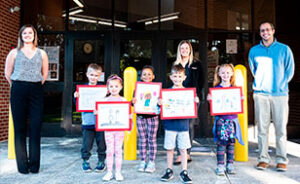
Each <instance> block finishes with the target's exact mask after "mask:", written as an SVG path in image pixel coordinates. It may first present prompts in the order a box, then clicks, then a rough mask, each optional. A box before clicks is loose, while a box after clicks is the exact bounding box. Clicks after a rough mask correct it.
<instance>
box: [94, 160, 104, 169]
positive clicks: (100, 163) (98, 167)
mask: <svg viewBox="0 0 300 184" xmlns="http://www.w3.org/2000/svg"><path fill="white" fill-rule="evenodd" d="M105 169H106V165H105V163H104V162H101V161H99V162H98V164H97V167H96V168H95V172H103V171H105Z"/></svg>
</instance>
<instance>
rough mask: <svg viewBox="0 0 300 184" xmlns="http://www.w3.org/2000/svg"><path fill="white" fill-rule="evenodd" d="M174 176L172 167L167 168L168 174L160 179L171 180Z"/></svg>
mask: <svg viewBox="0 0 300 184" xmlns="http://www.w3.org/2000/svg"><path fill="white" fill-rule="evenodd" d="M173 178H174V176H173V170H172V169H169V168H168V169H167V170H166V174H164V175H163V176H162V177H161V178H160V180H161V181H170V180H171V179H173Z"/></svg>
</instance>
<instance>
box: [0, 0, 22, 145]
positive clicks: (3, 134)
mask: <svg viewBox="0 0 300 184" xmlns="http://www.w3.org/2000/svg"><path fill="white" fill-rule="evenodd" d="M15 6H18V7H20V0H10V1H5V0H0V141H4V140H7V136H8V114H9V113H8V112H9V84H8V83H7V81H6V79H5V76H4V68H5V59H6V56H7V54H8V53H9V51H10V48H11V46H12V45H17V36H18V30H19V28H20V11H19V12H14V13H10V12H9V8H10V7H15Z"/></svg>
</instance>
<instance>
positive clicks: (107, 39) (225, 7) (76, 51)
mask: <svg viewBox="0 0 300 184" xmlns="http://www.w3.org/2000/svg"><path fill="white" fill-rule="evenodd" d="M16 6H17V7H19V8H20V10H19V11H18V10H17V9H16V10H14V11H12V12H11V11H10V8H14V7H16ZM0 9H1V12H0V25H1V28H0V39H1V42H0V43H1V44H0V48H1V49H0V53H1V57H0V66H1V70H0V86H1V87H0V89H1V90H0V93H1V95H0V97H1V98H0V102H1V104H0V109H1V113H0V141H2V140H5V139H7V132H8V103H9V85H8V83H7V82H6V80H5V77H4V65H5V58H6V55H7V53H8V52H9V50H10V49H11V48H12V46H15V45H16V44H17V43H16V42H17V31H18V29H19V28H20V25H23V24H33V25H34V26H35V27H36V28H37V30H38V38H39V42H38V43H39V46H41V47H42V48H43V49H45V50H46V51H47V52H48V54H49V55H50V58H51V59H50V60H51V61H50V62H51V63H50V73H49V79H48V81H47V82H46V84H45V106H44V121H43V130H42V135H43V136H64V135H68V136H74V135H80V131H81V129H80V113H77V112H76V109H75V105H74V103H73V98H72V94H73V91H74V90H75V88H76V85H77V84H83V83H85V82H86V77H85V70H86V66H87V65H88V64H89V63H91V62H95V63H98V64H99V65H101V66H102V67H103V69H104V72H105V74H104V76H103V79H105V78H106V77H107V76H109V75H110V74H111V73H117V74H120V75H122V73H123V70H124V69H125V68H126V67H127V66H134V67H135V68H136V69H137V70H138V71H139V70H140V69H141V68H142V66H143V65H146V64H151V65H153V66H154V67H155V69H156V81H160V82H163V87H168V86H169V85H170V81H169V80H168V76H167V74H168V73H169V70H170V66H171V64H172V63H173V61H174V60H175V57H176V51H177V45H178V43H179V42H180V41H181V40H183V39H188V40H190V41H191V43H192V45H193V49H194V52H195V57H196V58H198V59H199V60H201V62H202V65H203V67H204V68H205V71H204V73H205V81H207V82H206V83H205V87H204V89H203V90H202V95H201V97H200V99H201V100H202V102H201V108H200V111H199V120H198V122H197V123H196V125H195V128H196V129H195V135H196V136H198V137H209V136H211V127H212V122H211V117H210V116H209V109H208V104H207V102H206V100H205V96H206V94H207V92H208V88H209V87H210V86H211V85H212V81H211V79H212V78H211V77H212V76H211V72H212V71H213V69H214V67H215V65H216V64H218V63H224V62H232V63H233V64H235V65H236V64H243V65H245V66H246V67H248V58H247V56H248V51H249V49H250V48H251V46H253V45H254V44H257V43H258V42H259V41H260V37H259V35H258V34H257V33H258V32H257V30H258V25H259V23H260V22H261V21H265V20H268V21H271V22H274V23H275V26H276V34H275V36H276V38H277V39H278V41H280V42H283V43H286V44H287V45H289V46H290V47H291V49H292V51H293V53H294V57H295V62H296V72H295V76H294V78H293V80H292V81H291V83H290V117H289V125H288V135H289V138H295V137H297V138H299V135H298V134H297V132H299V131H300V118H299V116H300V115H299V114H300V113H299V111H300V105H299V104H300V100H299V93H300V90H299V86H300V85H299V84H300V83H299V82H300V74H299V72H297V71H300V68H299V67H300V65H298V64H297V63H299V60H300V56H299V53H300V47H299V45H300V39H299V36H298V33H299V27H300V25H299V24H300V20H299V19H300V15H299V12H300V11H299V3H298V1H297V0H287V1H281V0H245V1H240V0H189V1H182V0H172V1H164V0H143V1H141V0H127V1H126V0H125V1H116V0H108V1H107V0H105V1H104V0H103V1H101V0H99V1H93V0H48V1H42V0H26V1H25V0H19V1H17V0H12V1H4V0H0ZM227 40H234V41H236V43H237V45H236V48H235V49H236V50H237V52H233V53H230V52H227V51H226V47H228V46H227V44H226V41H227ZM51 53H52V54H51ZM248 83H249V85H248V86H249V87H248V101H249V107H248V108H249V124H254V113H253V101H252V89H251V83H252V76H251V74H250V72H248ZM159 132H160V133H159V134H161V132H162V131H161V128H160V129H159Z"/></svg>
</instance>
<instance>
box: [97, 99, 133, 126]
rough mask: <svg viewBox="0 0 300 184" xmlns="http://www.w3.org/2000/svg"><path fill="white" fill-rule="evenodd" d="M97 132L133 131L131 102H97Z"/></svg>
mask: <svg viewBox="0 0 300 184" xmlns="http://www.w3.org/2000/svg"><path fill="white" fill-rule="evenodd" d="M96 111H97V114H96V128H95V129H96V131H125V130H128V131H129V130H131V128H132V127H131V122H132V119H131V117H130V116H131V102H129V101H113V102H111V101H109V102H96Z"/></svg>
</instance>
